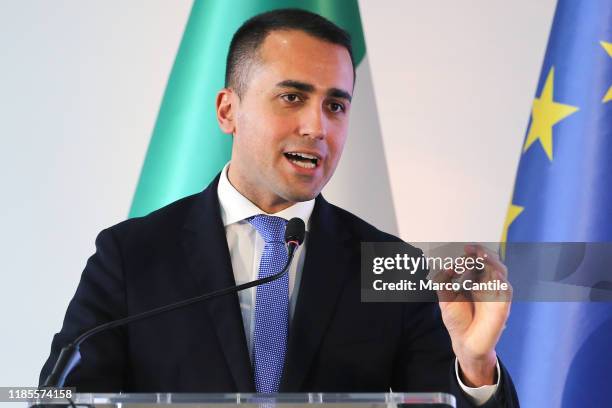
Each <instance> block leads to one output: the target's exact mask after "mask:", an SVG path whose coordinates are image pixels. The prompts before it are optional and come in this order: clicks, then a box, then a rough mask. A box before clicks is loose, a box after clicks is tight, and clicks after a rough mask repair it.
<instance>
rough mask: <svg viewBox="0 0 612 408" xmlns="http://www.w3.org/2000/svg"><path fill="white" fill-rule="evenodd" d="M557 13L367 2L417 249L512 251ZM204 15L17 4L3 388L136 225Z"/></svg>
mask: <svg viewBox="0 0 612 408" xmlns="http://www.w3.org/2000/svg"><path fill="white" fill-rule="evenodd" d="M554 4H555V1H554V0H538V1H532V0H515V1H512V2H505V1H501V0H495V1H489V0H479V1H476V0H465V1H462V2H453V1H442V0H435V1H429V2H423V1H417V0H410V1H408V0H401V1H400V0H396V1H392V0H377V1H368V0H362V1H361V2H360V7H361V14H362V19H363V24H364V30H365V34H366V41H367V47H368V55H369V62H370V67H371V71H372V76H373V82H374V87H375V95H376V103H377V106H378V111H379V119H380V123H381V128H382V129H381V130H382V135H383V140H384V147H385V153H386V157H387V161H388V166H389V171H390V177H391V186H392V191H393V200H394V205H395V210H396V212H397V217H398V226H399V231H400V234H401V236H402V238H404V239H407V240H410V241H426V240H432V241H433V240H461V241H463V240H481V241H487V240H488V241H495V240H497V239H499V236H500V231H501V225H502V222H503V219H504V216H505V211H506V208H507V204H508V201H509V200H510V194H511V190H512V184H513V179H514V173H515V171H516V166H517V163H518V158H519V154H520V146H521V143H522V138H523V134H524V130H525V127H526V124H527V120H528V117H529V112H530V106H531V100H532V98H533V95H534V92H535V87H536V82H537V78H538V75H539V69H540V64H541V62H542V59H543V56H544V51H545V46H546V40H547V36H548V31H549V28H550V24H551V21H552V16H553V12H554ZM190 6H191V0H174V1H172V2H169V1H163V0H131V1H122V0H97V1H93V0H92V1H87V2H84V1H80V0H55V1H53V2H49V1H45V0H12V1H11V0H0V27H1V29H0V30H2V35H0V50H2V57H1V58H2V60H1V63H0V119H1V120H0V138H1V139H0V141H1V146H2V148H1V149H0V185H1V189H0V194H1V199H0V227H1V229H0V251H1V252H0V254H1V258H0V259H1V263H0V270H1V271H2V284H1V285H0V299H1V300H0V302H1V303H0V317H1V319H2V320H1V322H2V325H3V328H2V335H1V336H0V385H1V386H18V385H19V386H23V385H34V384H35V383H36V382H37V376H38V372H39V370H40V367H41V365H42V363H43V362H44V360H45V359H46V357H47V355H48V352H49V344H50V340H51V337H52V335H53V333H54V332H56V331H57V330H58V329H59V327H60V324H61V321H62V318H63V314H64V311H65V307H66V305H67V303H68V301H69V299H70V297H71V296H72V294H73V293H74V290H75V288H76V285H77V283H78V279H79V276H80V273H81V270H82V267H83V266H84V264H85V261H86V258H87V257H88V256H89V255H90V254H91V253H92V251H93V249H94V246H93V241H94V238H95V236H96V234H97V232H98V231H100V230H101V229H102V228H104V227H106V226H109V225H112V224H114V223H116V222H118V221H120V220H122V219H124V218H125V217H126V215H127V212H128V208H129V204H130V202H131V198H132V194H133V191H134V187H135V184H136V181H137V178H138V175H139V171H140V166H141V163H142V159H143V157H144V153H145V149H146V147H147V144H148V140H149V137H150V134H151V131H152V129H153V125H154V121H155V118H156V114H157V110H158V107H159V104H160V101H161V98H162V95H163V90H164V87H165V82H166V80H167V78H168V75H169V72H170V69H171V67H172V63H173V59H174V56H175V53H176V50H177V47H178V44H179V41H180V39H181V35H182V31H183V28H184V25H185V23H186V20H187V16H188V13H189V10H190ZM349 140H350V139H349ZM349 143H350V142H349ZM349 207H350V206H349Z"/></svg>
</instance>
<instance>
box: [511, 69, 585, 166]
mask: <svg viewBox="0 0 612 408" xmlns="http://www.w3.org/2000/svg"><path fill="white" fill-rule="evenodd" d="M554 70H555V68H554V67H552V68H551V69H550V71H549V72H548V76H547V77H546V82H544V89H542V93H541V94H540V97H539V98H535V100H534V101H533V107H532V109H531V126H530V128H529V133H527V140H526V141H525V146H524V147H523V153H524V152H526V151H527V149H529V147H530V146H531V145H532V144H533V142H535V141H536V140H539V141H540V144H541V145H542V148H543V149H544V152H546V156H548V159H549V160H550V161H552V159H553V131H552V127H553V125H554V124H556V123H557V122H559V121H561V120H563V119H565V118H566V117H568V116H569V115H571V114H572V113H574V112H576V111H577V110H578V108H577V107H575V106H571V105H565V104H562V103H558V102H555V101H554V100H553V83H554V77H555V71H554Z"/></svg>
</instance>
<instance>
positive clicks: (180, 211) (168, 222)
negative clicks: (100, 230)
mask: <svg viewBox="0 0 612 408" xmlns="http://www.w3.org/2000/svg"><path fill="white" fill-rule="evenodd" d="M201 194H202V193H197V194H193V195H190V196H187V197H184V198H181V199H179V200H177V201H174V202H172V203H170V204H168V205H166V206H164V207H162V208H160V209H157V210H155V211H152V212H151V213H149V214H147V215H145V216H141V217H134V218H130V219H127V220H125V221H122V222H120V223H118V224H115V225H113V226H111V227H109V228H107V230H108V231H109V232H111V233H112V234H113V235H115V236H119V237H123V238H125V239H130V238H137V239H144V240H145V241H146V240H147V239H151V238H153V237H158V238H159V237H160V235H161V234H171V233H173V232H178V231H180V229H181V228H182V227H183V225H184V224H185V221H186V218H187V216H188V215H189V214H190V212H191V211H192V209H193V207H194V206H195V205H196V202H197V199H198V197H199V196H200V195H201Z"/></svg>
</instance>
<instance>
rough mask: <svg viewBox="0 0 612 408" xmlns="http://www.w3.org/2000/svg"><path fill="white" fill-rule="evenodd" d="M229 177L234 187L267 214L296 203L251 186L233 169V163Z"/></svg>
mask: <svg viewBox="0 0 612 408" xmlns="http://www.w3.org/2000/svg"><path fill="white" fill-rule="evenodd" d="M227 179H228V181H229V182H230V184H231V185H232V187H234V188H235V189H236V190H237V191H238V192H239V193H240V194H242V195H243V196H244V197H246V199H247V200H249V201H250V202H252V203H253V204H255V205H256V206H257V208H259V209H260V210H262V211H263V212H265V213H266V214H275V213H277V212H280V211H282V210H284V209H285V208H289V207H291V206H292V205H294V204H295V203H294V202H292V201H287V200H284V199H282V198H281V197H278V196H276V195H274V194H265V193H263V194H262V193H261V192H258V191H257V190H256V189H254V188H249V184H248V183H246V182H242V179H241V178H240V177H239V175H238V174H236V173H235V172H233V171H232V165H231V164H230V166H229V168H228V171H227Z"/></svg>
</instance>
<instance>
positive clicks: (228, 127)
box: [216, 88, 238, 134]
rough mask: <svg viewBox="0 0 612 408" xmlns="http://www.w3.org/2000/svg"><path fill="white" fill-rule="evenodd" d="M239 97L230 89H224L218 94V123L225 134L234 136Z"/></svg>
mask: <svg viewBox="0 0 612 408" xmlns="http://www.w3.org/2000/svg"><path fill="white" fill-rule="evenodd" d="M237 97H238V95H236V94H235V93H234V91H233V90H231V89H229V88H223V89H222V90H220V91H219V93H217V101H216V104H217V122H219V127H220V128H221V131H222V132H223V133H227V134H233V133H234V130H235V129H236V122H235V119H236V104H237V102H238V101H237Z"/></svg>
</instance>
